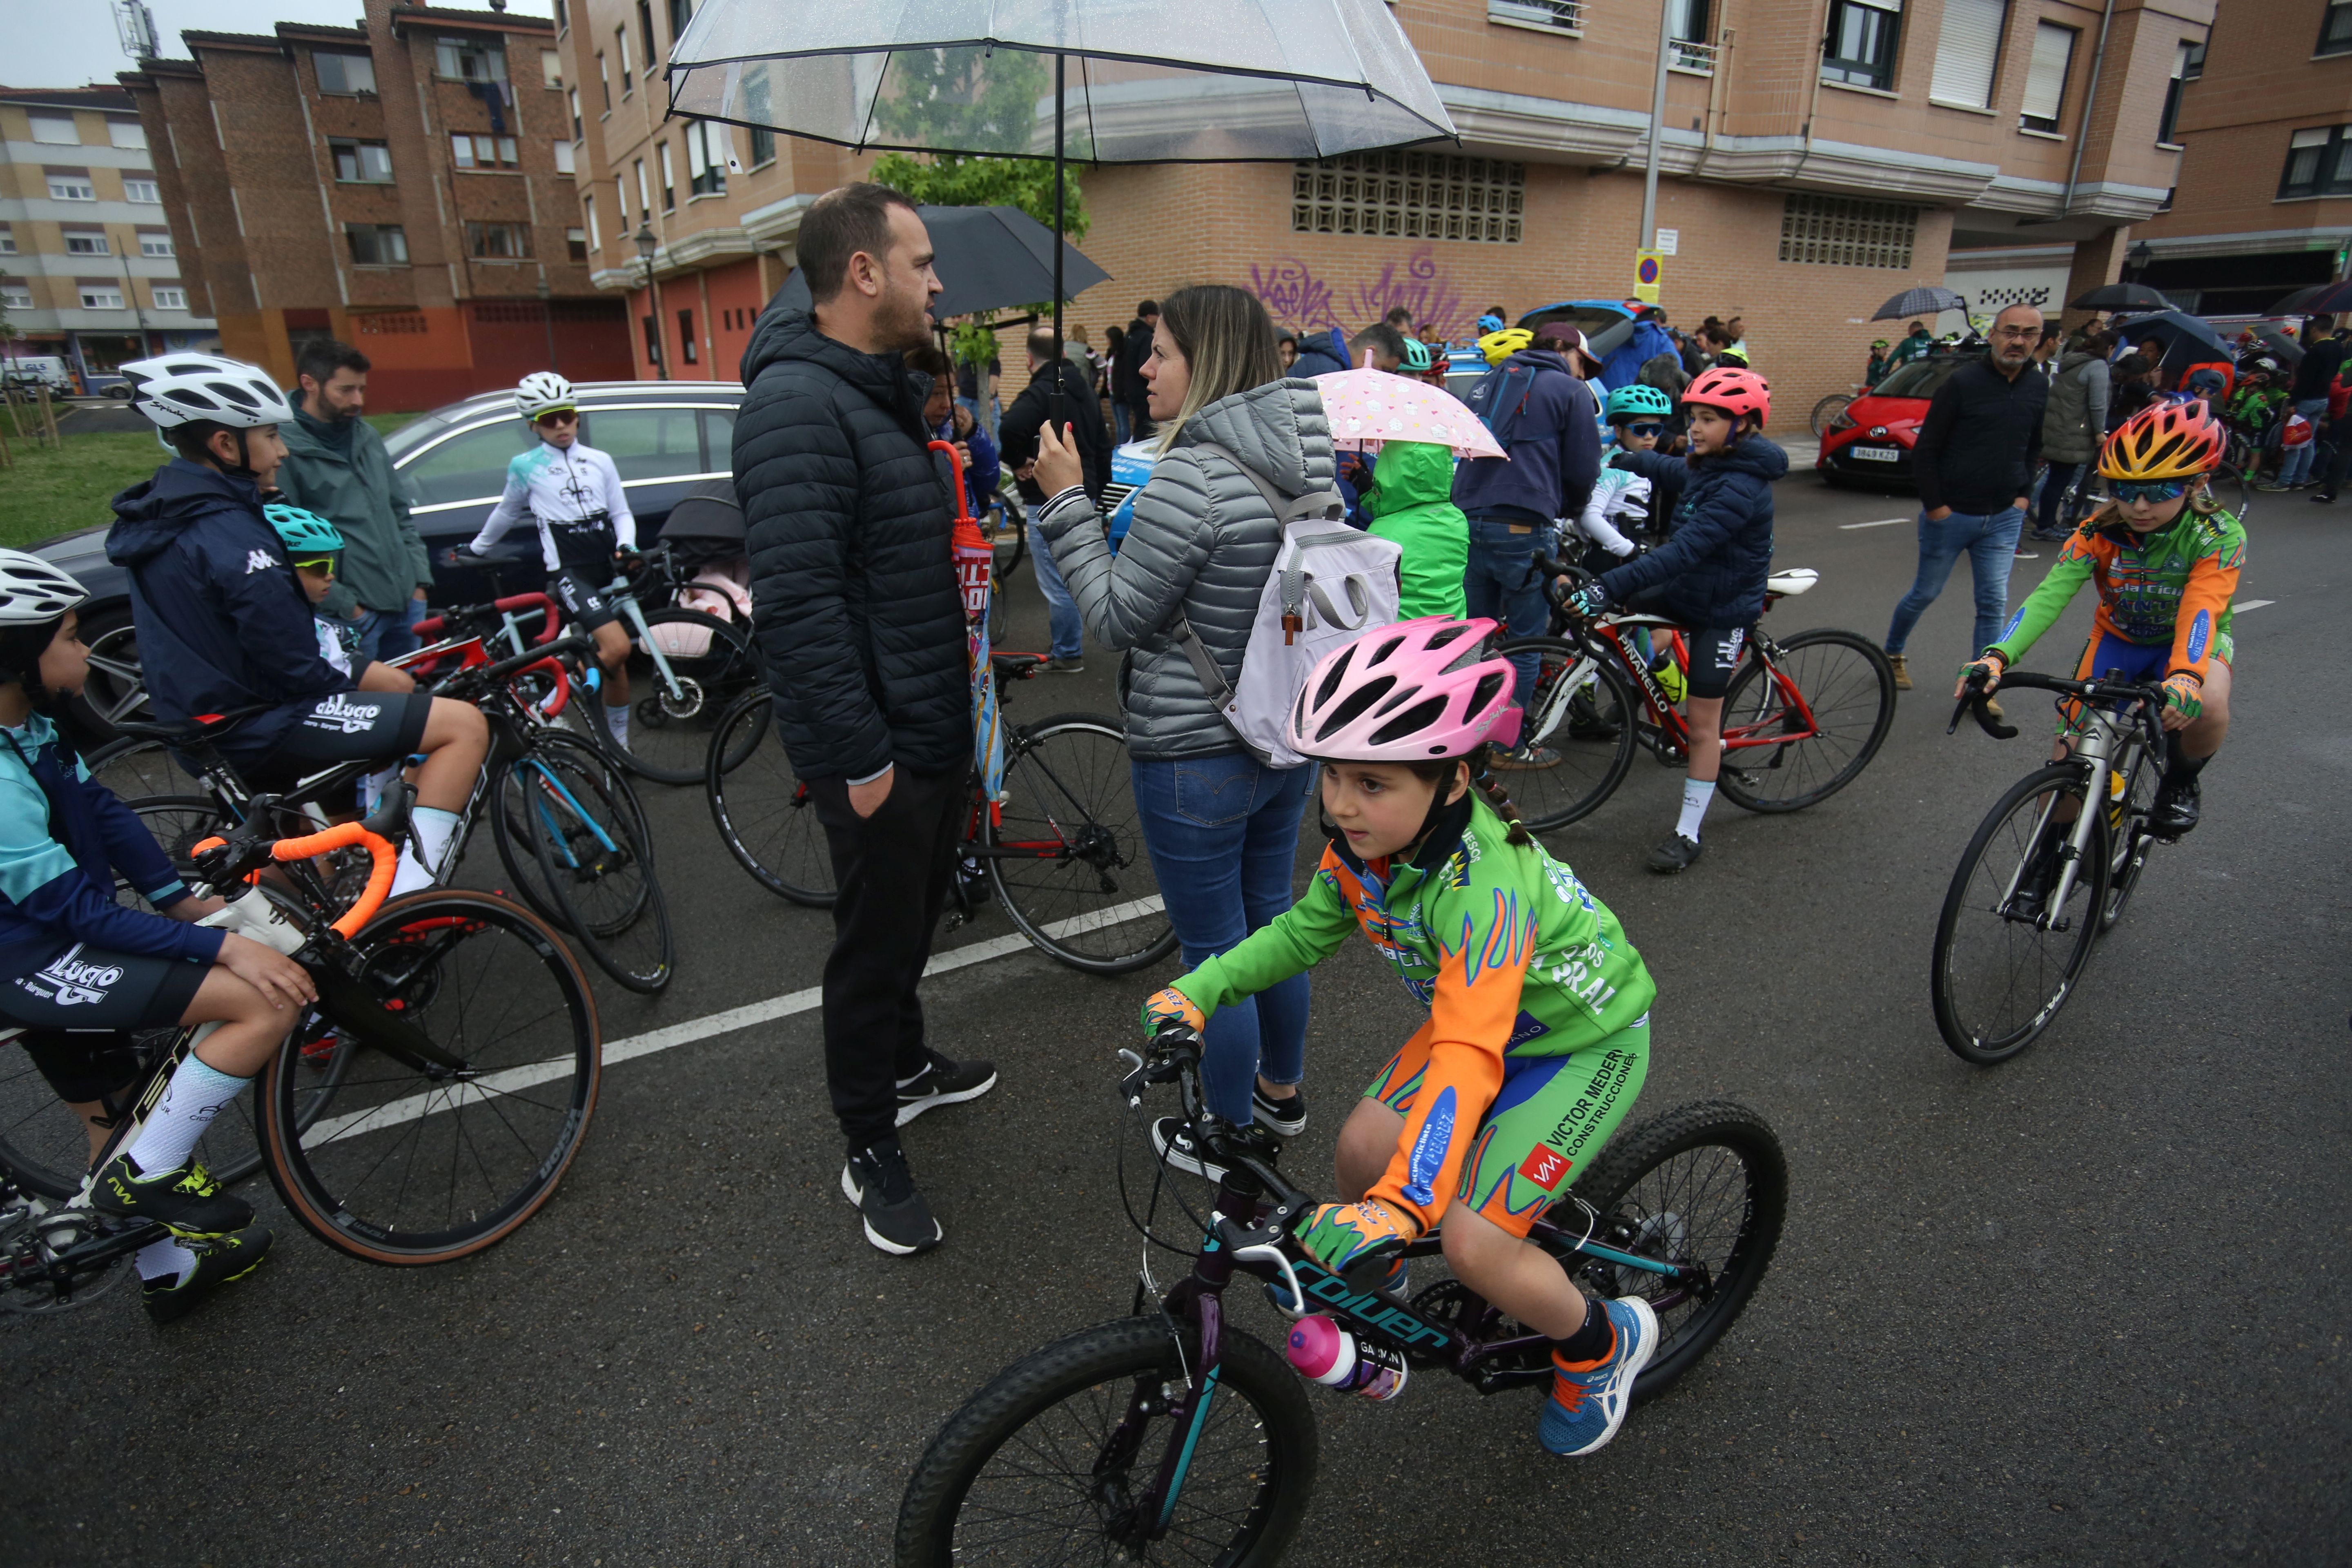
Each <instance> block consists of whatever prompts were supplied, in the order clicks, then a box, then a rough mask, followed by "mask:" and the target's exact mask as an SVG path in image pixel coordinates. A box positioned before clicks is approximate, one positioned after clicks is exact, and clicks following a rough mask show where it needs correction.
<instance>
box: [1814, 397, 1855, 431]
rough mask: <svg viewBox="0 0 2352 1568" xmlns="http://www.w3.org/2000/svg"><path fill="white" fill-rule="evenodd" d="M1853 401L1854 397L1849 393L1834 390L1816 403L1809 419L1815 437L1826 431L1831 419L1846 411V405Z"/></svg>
mask: <svg viewBox="0 0 2352 1568" xmlns="http://www.w3.org/2000/svg"><path fill="white" fill-rule="evenodd" d="M1852 402H1853V395H1851V394H1849V393H1843V392H1832V393H1831V394H1830V395H1828V396H1827V397H1824V398H1822V400H1821V401H1820V402H1819V403H1816V404H1814V405H1813V412H1812V417H1811V419H1810V420H1808V421H1807V423H1808V424H1810V425H1811V427H1812V432H1813V435H1814V437H1816V438H1818V437H1821V436H1822V434H1823V433H1825V432H1826V431H1827V430H1828V429H1829V427H1830V421H1831V420H1832V419H1834V418H1836V417H1837V416H1839V415H1841V414H1843V413H1844V412H1845V410H1846V405H1848V404H1850V403H1852Z"/></svg>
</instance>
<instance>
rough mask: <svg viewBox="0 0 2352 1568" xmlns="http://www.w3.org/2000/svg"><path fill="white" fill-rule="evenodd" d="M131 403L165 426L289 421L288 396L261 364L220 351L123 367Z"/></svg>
mask: <svg viewBox="0 0 2352 1568" xmlns="http://www.w3.org/2000/svg"><path fill="white" fill-rule="evenodd" d="M122 374H124V375H125V376H128V377H129V378H130V380H131V402H132V405H134V406H135V407H136V408H137V409H138V410H139V412H140V413H142V414H144V415H145V416H147V417H148V418H150V419H152V420H153V421H154V422H155V424H156V425H157V426H160V427H161V428H163V429H165V430H171V429H175V428H177V427H178V426H182V425H186V424H189V423H191V422H193V421H194V420H198V419H204V420H209V421H210V422H211V423H213V424H215V425H221V426H227V427H228V428H229V429H232V430H250V429H252V428H253V427H254V426H257V425H290V424H292V423H293V422H294V410H293V409H292V408H290V407H289V406H288V405H287V402H286V395H285V394H284V393H282V392H280V391H278V384H277V383H276V382H274V381H272V380H270V379H269V374H268V372H267V371H265V370H263V369H262V368H261V367H260V366H258V365H250V364H247V363H245V362H243V361H242V360H233V359H223V358H221V356H220V355H218V354H158V355H157V356H156V357H155V358H153V359H142V360H133V361H132V362H131V363H129V364H126V365H124V366H123V367H122Z"/></svg>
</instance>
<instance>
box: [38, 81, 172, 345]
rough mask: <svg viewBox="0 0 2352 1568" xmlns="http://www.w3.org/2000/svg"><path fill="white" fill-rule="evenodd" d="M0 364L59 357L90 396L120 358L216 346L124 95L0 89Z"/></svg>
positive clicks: (95, 89)
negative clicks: (187, 279) (2, 321)
mask: <svg viewBox="0 0 2352 1568" xmlns="http://www.w3.org/2000/svg"><path fill="white" fill-rule="evenodd" d="M0 145H4V146H5V153H0V310H5V312H6V318H7V322H8V325H9V327H10V328H11V329H12V330H13V332H14V335H13V336H12V337H10V338H9V339H8V340H7V341H6V342H5V343H0V357H5V358H15V357H17V356H20V355H39V356H47V355H56V356H57V357H58V358H60V359H63V360H65V361H66V362H67V363H68V365H69V366H70V367H71V368H72V370H73V373H74V374H75V375H76V376H78V377H79V379H80V382H81V387H82V389H84V390H88V389H89V387H90V386H91V385H92V383H93V378H97V379H98V380H99V382H100V384H102V381H103V378H104V377H105V376H106V375H107V374H110V373H111V372H112V371H113V370H114V368H115V367H116V366H117V365H119V364H121V363H123V362H124V361H125V360H131V359H137V358H138V357H140V355H142V353H156V352H160V351H162V350H164V349H185V348H200V347H203V346H205V345H206V344H209V343H210V342H213V340H214V335H215V334H214V331H213V322H212V320H211V318H210V316H209V315H207V314H206V313H205V310H204V309H203V308H202V303H201V297H200V296H199V297H198V298H195V299H192V298H191V290H190V289H189V288H188V286H187V284H186V283H184V281H183V280H182V279H181V276H180V273H181V266H182V263H181V261H180V256H179V251H178V246H177V242H176V241H175V240H174V238H173V233H172V227H171V225H170V224H169V222H167V221H166V219H165V217H164V207H163V192H162V189H161V188H160V185H159V184H158V182H157V179H156V175H155V168H154V165H153V163H152V161H151V160H150V158H149V156H148V152H147V133H146V130H145V128H144V127H143V126H142V124H141V123H140V120H139V113H138V110H137V109H136V108H134V107H133V105H132V104H131V95H130V94H129V93H127V92H125V91H123V90H122V89H121V88H114V87H99V86H92V87H81V88H60V89H28V88H0Z"/></svg>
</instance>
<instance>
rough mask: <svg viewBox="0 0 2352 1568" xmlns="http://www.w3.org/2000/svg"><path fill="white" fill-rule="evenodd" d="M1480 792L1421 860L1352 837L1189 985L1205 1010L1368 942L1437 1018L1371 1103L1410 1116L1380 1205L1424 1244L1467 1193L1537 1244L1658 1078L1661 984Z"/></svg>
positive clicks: (1378, 1190) (1430, 841) (1180, 984)
mask: <svg viewBox="0 0 2352 1568" xmlns="http://www.w3.org/2000/svg"><path fill="white" fill-rule="evenodd" d="M1507 834H1508V827H1507V824H1505V823H1504V821H1503V820H1502V818H1501V817H1499V816H1496V814H1495V811H1494V809H1493V808H1492V807H1491V806H1489V805H1487V804H1486V801H1485V800H1484V799H1482V798H1480V797H1479V796H1478V795H1477V794H1476V793H1475V791H1474V792H1472V793H1471V794H1469V795H1465V797H1464V798H1463V799H1462V800H1461V801H1460V802H1457V803H1456V804H1455V805H1453V806H1451V807H1449V808H1448V809H1447V810H1446V811H1445V812H1444V813H1443V814H1441V816H1440V817H1439V820H1438V824H1437V826H1436V827H1435V828H1434V829H1433V830H1432V832H1431V833H1430V835H1429V837H1428V838H1427V839H1426V840H1425V841H1424V844H1423V849H1422V851H1421V852H1420V853H1419V854H1418V855H1417V856H1415V857H1414V858H1413V859H1412V860H1411V861H1409V862H1407V861H1399V860H1395V859H1394V858H1381V859H1378V860H1374V861H1372V862H1370V864H1364V863H1360V862H1359V861H1357V860H1356V859H1355V858H1354V857H1352V856H1350V855H1349V853H1348V852H1347V851H1346V849H1345V848H1344V847H1342V846H1341V845H1340V844H1339V842H1338V841H1336V840H1335V841H1334V842H1333V843H1332V845H1331V847H1329V848H1328V849H1326V850H1325V851H1324V854H1323V863H1322V865H1321V866H1319V867H1318V868H1317V869H1316V873H1315V880H1314V883H1313V884H1312V886H1310V887H1309V888H1308V889H1307V892H1306V893H1305V895H1304V896H1303V897H1301V898H1300V900H1298V902H1297V904H1296V905H1294V906H1293V907H1292V908H1291V909H1290V910H1288V911H1287V912H1286V913H1284V914H1282V915H1279V916H1277V917H1276V919H1275V920H1273V921H1271V922H1269V923H1268V924H1266V925H1265V926H1264V927H1262V928H1260V929H1259V930H1257V931H1254V932H1252V933H1251V934H1250V935H1249V936H1248V937H1247V938H1245V939H1244V941H1243V942H1241V943H1240V944H1239V945H1237V946H1236V947H1234V949H1233V950H1232V951H1231V952H1225V953H1223V954H1222V955H1220V956H1218V957H1214V958H1212V959H1210V960H1208V961H1207V962H1206V963H1202V965H1201V966H1200V967H1199V968H1198V969H1195V970H1194V971H1192V973H1190V974H1187V975H1185V976H1183V977H1182V978H1181V979H1180V980H1178V981H1177V982H1176V985H1175V988H1176V989H1177V990H1178V991H1181V992H1182V993H1183V994H1184V995H1185V996H1186V997H1187V998H1188V999H1190V1000H1191V1001H1192V1004H1193V1005H1195V1006H1197V1007H1198V1008H1200V1010H1201V1012H1202V1015H1203V1016H1206V1015H1208V1014H1210V1013H1213V1012H1214V1011H1215V1010H1216V1009H1217V1008H1219V1007H1221V1006H1224V1005H1227V1004H1229V1003H1233V1002H1236V1001H1239V1000H1240V999H1241V998H1243V997H1244V996H1251V995H1255V994H1257V993H1258V992H1260V991H1263V990H1265V988H1266V987H1267V986H1269V985H1272V984H1275V983H1276V982H1277V981H1280V980H1286V979H1287V978H1289V977H1290V976H1291V975H1294V974H1297V973H1301V972H1303V971H1305V970H1307V969H1310V968H1312V967H1313V966H1314V965H1315V964H1317V963H1320V962H1321V961H1322V960H1324V959H1326V958H1328V957H1329V956H1330V955H1331V954H1332V953H1334V952H1337V951H1339V946H1340V944H1341V943H1343V942H1346V941H1347V939H1348V933H1349V931H1362V932H1363V934H1364V935H1365V937H1366V938H1367V939H1369V940H1370V942H1371V944H1372V945H1373V946H1374V947H1375V948H1377V949H1378V950H1379V951H1380V952H1381V956H1382V957H1383V958H1385V959H1386V960H1387V961H1388V963H1389V964H1390V966H1391V968H1392V969H1393V970H1394V971H1395V973H1396V975H1397V977H1398V978H1399V979H1400V980H1402V982H1403V983H1404V986H1405V989H1406V990H1407V991H1409V992H1410V993H1412V996H1413V997H1414V999H1415V1000H1417V1001H1419V1002H1421V1003H1422V1004H1423V1005H1426V1006H1427V1007H1428V1008H1429V1010H1430V1016H1429V1022H1428V1024H1427V1025H1425V1026H1423V1028H1422V1030H1421V1031H1420V1032H1419V1033H1417V1034H1415V1035H1414V1036H1413V1037H1412V1040H1411V1041H1410V1042H1408V1043H1407V1045H1406V1046H1405V1047H1403V1048H1402V1050H1400V1052H1399V1053H1398V1055H1397V1056H1396V1057H1395V1058H1391V1061H1390V1063H1389V1065H1388V1067H1387V1068H1385V1069H1383V1071H1382V1073H1381V1077H1380V1078H1379V1079H1376V1080H1375V1081H1374V1083H1373V1085H1372V1088H1371V1089H1370V1090H1368V1091H1367V1092H1368V1093H1369V1094H1370V1095H1371V1096H1372V1097H1374V1098H1377V1099H1379V1100H1381V1101H1382V1102H1383V1103H1384V1104H1387V1105H1389V1106H1390V1107H1391V1109H1394V1110H1398V1111H1400V1112H1401V1113H1402V1114H1403V1115H1404V1117H1405V1119H1406V1121H1405V1128H1404V1131H1403V1132H1402V1135H1401V1136H1400V1137H1399V1139H1398V1142H1397V1152H1396V1154H1395V1156H1394V1158H1392V1159H1391V1161H1390V1163H1389V1167H1388V1170H1387V1171H1386V1173H1383V1174H1382V1175H1381V1179H1380V1180H1379V1181H1377V1182H1375V1183H1374V1184H1372V1186H1371V1188H1370V1191H1369V1192H1367V1193H1366V1194H1365V1196H1366V1197H1367V1198H1380V1199H1382V1200H1385V1201H1386V1202H1388V1203H1390V1204H1391V1205H1395V1206H1396V1207H1398V1208H1400V1209H1402V1210H1404V1211H1406V1212H1408V1213H1410V1214H1412V1215H1413V1216H1414V1217H1415V1218H1416V1219H1417V1220H1418V1221H1419V1222H1420V1225H1421V1228H1422V1229H1423V1231H1424V1232H1425V1231H1427V1230H1428V1229H1429V1228H1430V1227H1431V1226H1434V1225H1436V1224H1437V1222H1438V1220H1439V1219H1440V1218H1441V1217H1443V1215H1444V1211H1445V1209H1446V1206H1447V1205H1448V1204H1449V1203H1451V1202H1452V1201H1453V1200H1454V1198H1456V1197H1464V1198H1466V1199H1468V1201H1470V1202H1471V1203H1472V1204H1473V1205H1474V1206H1475V1207H1476V1208H1477V1209H1478V1211H1479V1212H1481V1213H1483V1214H1485V1215H1487V1217H1489V1218H1491V1219H1495V1220H1496V1222H1497V1223H1498V1224H1502V1225H1503V1226H1505V1227H1506V1228H1507V1229H1510V1230H1513V1231H1515V1232H1516V1233H1517V1234H1521V1235H1524V1234H1525V1233H1526V1230H1527V1227H1528V1225H1530V1224H1532V1223H1533V1221H1534V1219H1535V1217H1536V1212H1537V1210H1538V1208H1539V1207H1540V1206H1541V1205H1544V1204H1546V1203H1549V1201H1551V1199H1552V1198H1554V1197H1556V1196H1557V1195H1559V1189H1560V1187H1561V1185H1562V1184H1563V1182H1564V1181H1565V1180H1572V1179H1573V1177H1574V1176H1575V1175H1577V1174H1579V1173H1581V1170H1582V1168H1583V1166H1584V1165H1586V1164H1588V1163H1590V1162H1591V1158H1592V1156H1594V1155H1596V1154H1598V1153H1599V1152H1600V1148H1601V1143H1603V1142H1606V1141H1607V1138H1608V1135H1609V1133H1610V1132H1611V1131H1612V1130H1613V1129H1614V1128H1615V1126H1616V1125H1617V1123H1618V1122H1619V1121H1622V1118H1623V1116H1624V1113H1625V1111H1626V1110H1629V1109H1631V1107H1632V1105H1633V1098H1634V1096H1635V1095H1636V1094H1637V1093H1639V1092H1640V1089H1641V1084H1642V1079H1643V1073H1644V1071H1645V1070H1646V1068H1647V1057H1648V1050H1647V1040H1648V1036H1649V1027H1648V1016H1649V1010H1650V1003H1651V1002H1652V1000H1653V999H1654V997H1655V996H1656V995H1657V990H1658V988H1657V985H1656V983H1655V982H1654V981H1653V980H1652V979H1651V978H1650V972H1649V970H1648V968H1647V967H1646V966H1644V965H1643V963H1642V955H1641V954H1640V953H1638V952H1635V951H1634V950H1633V943H1631V942H1628V941H1626V940H1625V931H1624V928H1623V927H1622V926H1620V925H1619V924H1618V923H1617V917H1616V916H1615V915H1613V914H1612V913H1610V911H1609V909H1608V907H1607V906H1606V905H1604V904H1602V903H1601V901H1600V900H1597V899H1595V898H1594V897H1593V896H1592V895H1591V892H1589V891H1588V890H1587V889H1585V886H1584V884H1583V883H1581V882H1580V881H1579V880H1577V878H1576V873H1574V872H1573V871H1571V870H1570V869H1569V868H1567V867H1566V866H1564V865H1562V864H1560V862H1559V861H1558V860H1555V859H1553V858H1551V856H1550V855H1549V854H1548V853H1546V852H1545V850H1544V848H1543V847H1542V846H1541V845H1539V844H1529V845H1525V846H1519V845H1513V844H1511V843H1509V842H1508V841H1507Z"/></svg>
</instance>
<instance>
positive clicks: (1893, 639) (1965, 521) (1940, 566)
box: [1886, 506, 2025, 657]
mask: <svg viewBox="0 0 2352 1568" xmlns="http://www.w3.org/2000/svg"><path fill="white" fill-rule="evenodd" d="M2024 522H2025V513H2024V512H2023V511H2021V510H2019V509H2018V508H2016V507H2013V506H2011V507H2003V508H2002V509H2001V510H1999V511H1996V512H1992V513H1990V514H1976V515H1971V514H1969V513H1968V512H1961V511H1956V512H1953V513H1952V514H1951V515H1950V516H1948V517H1947V518H1945V519H1944V520H1943V521H1940V522H1936V521H1930V520H1929V519H1928V516H1927V513H1926V512H1925V511H1922V512H1921V513H1920V514H1919V575H1918V577H1917V579H1916V581H1915V582H1913V583H1912V584H1911V591H1910V592H1909V593H1907V594H1906V595H1903V598H1902V602H1901V603H1899V604H1897V605H1895V620H1894V624H1893V625H1892V626H1888V627H1887V629H1886V651H1887V652H1888V653H1889V654H1898V653H1901V652H1902V651H1903V645H1904V644H1905V643H1906V642H1907V641H1909V640H1910V637H1911V628H1912V627H1913V626H1916V625H1917V624H1918V622H1919V617H1920V616H1923V615H1925V614H1927V606H1928V605H1932V604H1934V603H1935V602H1936V599H1937V595H1940V594H1942V593H1943V591H1944V584H1945V583H1946V581H1947V580H1948V579H1949V578H1950V576H1951V574H1952V567H1953V564H1954V563H1957V562H1958V560H1959V558H1960V556H1961V555H1962V554H1963V553H1965V554H1966V555H1967V556H1968V558H1969V573H1970V574H1971V575H1973V576H1974V577H1975V579H1976V595H1977V625H1976V640H1975V641H1974V642H1972V643H1970V644H1969V650H1968V651H1969V655H1970V656H1971V657H1973V656H1974V655H1976V654H1978V653H1980V652H1982V651H1983V650H1984V649H1985V648H1986V647H1990V645H1992V644H1993V643H1996V642H1998V641H2000V627H2001V622H2002V620H2003V619H2004V618H2006V617H2007V616H2008V614H2009V568H2010V563H2011V561H2012V560H2014V559H2015V558H2016V555H2017V531H2018V530H2019V528H2021V526H2023V524H2024Z"/></svg>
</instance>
